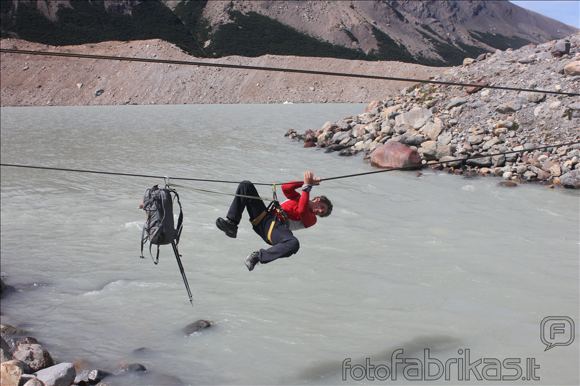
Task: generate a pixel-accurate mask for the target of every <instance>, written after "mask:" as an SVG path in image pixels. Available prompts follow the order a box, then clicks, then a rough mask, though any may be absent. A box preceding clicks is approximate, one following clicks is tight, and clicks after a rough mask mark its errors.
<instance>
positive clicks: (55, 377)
mask: <svg viewBox="0 0 580 386" xmlns="http://www.w3.org/2000/svg"><path fill="white" fill-rule="evenodd" d="M7 287H9V286H7V285H6V284H5V283H4V281H3V280H2V288H3V289H6V288H7ZM11 288H12V287H11ZM2 294H3V295H6V291H3V292H2V293H1V294H0V295H2ZM214 325H215V323H214V322H212V321H210V320H205V319H199V320H196V321H194V322H192V323H189V324H187V325H186V326H185V327H183V328H182V329H181V332H183V333H184V334H185V336H186V337H190V336H191V335H196V334H199V333H201V331H202V330H205V329H208V328H210V327H212V326H214ZM148 352H149V349H147V348H145V347H140V348H137V349H135V350H133V351H132V353H131V354H130V355H132V356H135V355H138V356H143V353H145V355H147V353H148ZM0 354H1V355H0V356H1V358H0V359H1V361H0V362H1V363H0V364H1V366H0V379H1V386H5V385H6V386H9V385H10V386H11V385H14V386H71V385H78V386H88V385H99V386H106V385H109V384H116V383H118V382H119V383H124V382H126V380H127V379H130V380H131V383H132V384H133V383H134V382H135V379H138V380H139V383H141V384H152V385H154V384H171V385H182V384H184V383H183V381H182V380H181V379H179V378H178V377H177V376H176V375H174V374H164V373H160V372H150V371H149V370H148V368H147V367H146V366H144V365H143V364H141V363H136V362H130V361H128V362H127V361H121V362H118V364H117V365H116V367H115V369H114V370H112V371H107V370H103V369H102V368H95V367H92V366H91V365H89V364H88V362H86V361H84V360H82V359H80V360H76V361H75V362H74V363H72V362H58V363H57V362H56V361H54V360H53V357H52V356H51V354H50V353H49V352H48V350H47V349H46V348H45V347H44V346H43V345H42V343H40V342H39V341H38V340H37V339H36V338H33V337H31V336H28V332H27V331H25V330H23V329H20V328H17V327H14V326H12V325H9V324H0ZM135 377H137V378H135Z"/></svg>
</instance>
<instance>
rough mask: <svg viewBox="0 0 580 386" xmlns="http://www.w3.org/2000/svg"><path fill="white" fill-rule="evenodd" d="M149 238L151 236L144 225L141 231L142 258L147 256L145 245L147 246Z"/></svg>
mask: <svg viewBox="0 0 580 386" xmlns="http://www.w3.org/2000/svg"><path fill="white" fill-rule="evenodd" d="M148 238H149V236H148V235H147V232H146V229H145V226H143V230H142V231H141V255H140V256H139V257H140V258H142V259H144V258H145V256H143V247H144V246H145V243H146V242H147V239H148Z"/></svg>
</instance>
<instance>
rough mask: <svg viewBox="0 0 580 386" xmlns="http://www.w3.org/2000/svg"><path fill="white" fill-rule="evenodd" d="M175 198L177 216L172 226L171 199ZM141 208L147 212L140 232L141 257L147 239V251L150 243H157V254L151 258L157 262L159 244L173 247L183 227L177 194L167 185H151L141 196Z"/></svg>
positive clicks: (177, 241) (181, 211)
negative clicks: (175, 224) (177, 209)
mask: <svg viewBox="0 0 580 386" xmlns="http://www.w3.org/2000/svg"><path fill="white" fill-rule="evenodd" d="M174 199H176V200H177V203H178V204H179V218H178V220H177V227H175V226H174V220H173V200H174ZM143 210H144V211H145V212H146V213H147V220H145V224H144V225H143V232H142V234H141V257H142V258H143V257H144V256H143V247H144V246H145V244H146V243H147V241H149V253H150V254H151V245H152V244H155V245H157V254H156V256H155V258H153V255H152V254H151V257H152V258H153V262H154V263H155V264H157V263H159V246H160V245H166V244H172V245H174V247H176V246H177V244H179V237H180V236H181V230H182V228H183V210H182V208H181V202H180V201H179V195H178V194H177V192H176V191H175V190H173V189H171V188H169V187H168V186H166V187H165V188H159V186H158V185H155V186H153V187H152V188H149V189H147V190H146V191H145V195H144V197H143Z"/></svg>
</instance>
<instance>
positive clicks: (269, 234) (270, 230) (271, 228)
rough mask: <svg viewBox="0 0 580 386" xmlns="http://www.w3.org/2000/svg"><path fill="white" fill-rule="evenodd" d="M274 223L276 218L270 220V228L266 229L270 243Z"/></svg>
mask: <svg viewBox="0 0 580 386" xmlns="http://www.w3.org/2000/svg"><path fill="white" fill-rule="evenodd" d="M274 225H276V219H273V220H272V223H270V228H269V229H268V242H269V243H270V244H272V231H273V230H274Z"/></svg>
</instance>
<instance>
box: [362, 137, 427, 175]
mask: <svg viewBox="0 0 580 386" xmlns="http://www.w3.org/2000/svg"><path fill="white" fill-rule="evenodd" d="M371 165H373V166H376V167H379V168H388V169H393V168H406V169H407V168H408V169H420V168H421V166H422V165H421V156H420V155H419V153H418V152H417V150H413V149H411V148H410V147H409V146H406V145H403V144H402V143H400V142H388V143H386V144H384V145H381V146H378V147H377V148H376V149H375V150H374V151H373V152H372V153H371Z"/></svg>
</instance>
